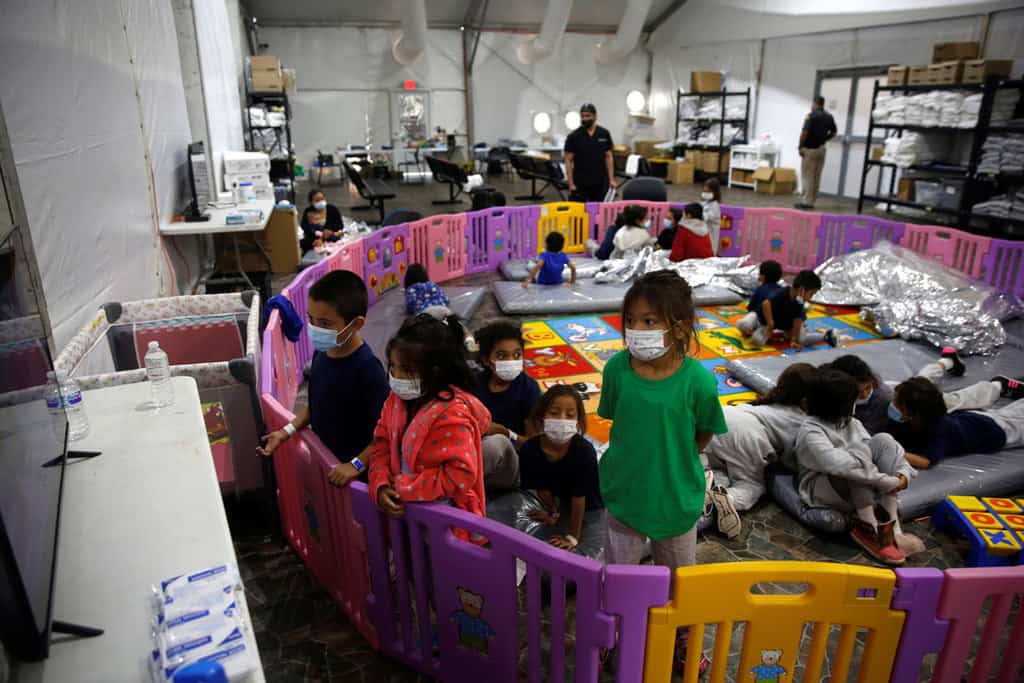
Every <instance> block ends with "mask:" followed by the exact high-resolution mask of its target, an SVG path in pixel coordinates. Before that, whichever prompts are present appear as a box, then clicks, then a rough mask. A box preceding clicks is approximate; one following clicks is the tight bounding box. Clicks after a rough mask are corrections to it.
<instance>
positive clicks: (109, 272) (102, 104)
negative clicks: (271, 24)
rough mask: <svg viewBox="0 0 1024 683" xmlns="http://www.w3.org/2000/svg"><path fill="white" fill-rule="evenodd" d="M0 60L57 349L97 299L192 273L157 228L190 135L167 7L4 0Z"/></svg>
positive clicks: (175, 194)
mask: <svg viewBox="0 0 1024 683" xmlns="http://www.w3.org/2000/svg"><path fill="white" fill-rule="evenodd" d="M0 63H3V64H5V65H7V68H5V69H4V73H3V77H2V78H0V98H2V99H3V104H4V109H5V116H6V119H7V128H8V132H9V134H10V138H11V147H12V150H13V154H14V159H15V163H16V165H17V171H18V177H19V181H20V184H21V190H22V195H23V199H24V202H25V206H26V212H27V214H28V221H29V226H30V228H31V232H32V240H33V243H34V245H35V249H36V256H37V260H38V263H39V268H40V271H41V273H42V278H43V293H44V295H45V297H46V302H47V307H48V309H49V316H50V321H51V324H52V326H53V332H54V341H55V344H56V346H57V348H60V347H62V346H63V345H64V344H65V343H66V342H67V340H68V339H69V338H70V337H71V336H72V335H73V334H74V333H75V332H77V331H78V329H79V328H80V327H81V326H82V325H83V324H85V322H86V321H87V320H88V319H89V317H90V316H92V315H94V314H95V311H96V307H97V306H98V305H99V304H100V303H103V302H105V301H111V300H130V299H142V298H147V297H154V296H162V295H167V294H171V293H174V291H175V290H176V289H177V288H178V287H181V286H185V285H186V282H185V280H186V279H187V278H188V277H189V276H190V275H191V276H193V277H194V275H195V273H196V270H197V265H198V264H197V260H196V257H195V254H194V252H193V251H192V250H191V249H189V247H188V245H182V246H181V250H180V253H181V254H182V255H183V256H184V259H182V258H180V257H179V256H178V252H176V251H175V249H174V246H173V245H168V249H170V251H171V253H172V254H173V255H170V254H168V253H167V252H166V251H165V249H164V243H163V241H162V239H161V237H160V235H159V226H160V225H164V224H167V223H169V222H170V221H171V219H172V217H173V213H174V211H175V209H177V208H180V207H181V205H182V203H183V202H182V196H181V193H182V191H183V189H184V183H185V177H186V176H185V175H184V174H185V157H186V145H187V144H188V141H189V138H190V132H189V122H188V115H187V113H186V111H185V104H184V91H183V88H182V79H181V70H180V65H179V58H178V52H177V44H176V41H175V31H174V20H173V17H172V14H171V6H170V3H169V2H166V1H160V0H147V1H142V0H131V1H130V0H121V1H120V2H109V1H101V0H93V1H90V2H57V3H52V2H51V3H41V2H35V1H34V0H8V1H7V2H5V3H4V19H3V21H2V22H0ZM172 262H174V263H175V266H174V269H173V270H172V267H171V265H170V263H172ZM174 271H176V272H177V275H178V282H174V281H172V280H173V278H172V272H174Z"/></svg>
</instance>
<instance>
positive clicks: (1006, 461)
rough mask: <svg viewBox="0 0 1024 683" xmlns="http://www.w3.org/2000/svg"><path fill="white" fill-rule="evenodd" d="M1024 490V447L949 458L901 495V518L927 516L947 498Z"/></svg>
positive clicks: (921, 473)
mask: <svg viewBox="0 0 1024 683" xmlns="http://www.w3.org/2000/svg"><path fill="white" fill-rule="evenodd" d="M1022 489H1024V448H1011V449H1009V450H1005V451H1000V452H999V453H989V454H987V455H965V456H963V457H960V458H946V459H945V460H943V461H942V462H940V463H939V464H938V465H936V466H935V467H932V468H929V469H927V470H921V471H920V472H919V473H918V475H917V477H915V478H914V480H913V481H912V482H911V483H910V486H909V487H908V488H907V490H906V491H902V492H901V493H900V518H902V519H913V518H915V517H920V516H921V515H926V514H928V513H930V512H931V511H932V508H933V507H935V506H936V505H938V504H939V503H940V502H941V501H942V499H943V498H945V497H946V496H1003V495H1007V494H1014V493H1018V492H1020V491H1021V490H1022Z"/></svg>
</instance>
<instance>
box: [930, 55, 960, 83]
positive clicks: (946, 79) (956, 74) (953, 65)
mask: <svg viewBox="0 0 1024 683" xmlns="http://www.w3.org/2000/svg"><path fill="white" fill-rule="evenodd" d="M963 72H964V63H963V62H959V61H952V62H939V63H938V64H932V65H931V66H929V67H928V83H930V84H931V85H951V84H953V83H959V82H960V77H961V76H962V75H963Z"/></svg>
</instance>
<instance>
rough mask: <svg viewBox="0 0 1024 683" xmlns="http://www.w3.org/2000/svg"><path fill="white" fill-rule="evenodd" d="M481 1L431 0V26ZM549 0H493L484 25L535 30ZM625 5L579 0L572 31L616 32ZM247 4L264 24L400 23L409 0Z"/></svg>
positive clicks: (662, 2)
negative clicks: (511, 0) (510, 0)
mask: <svg viewBox="0 0 1024 683" xmlns="http://www.w3.org/2000/svg"><path fill="white" fill-rule="evenodd" d="M481 4H483V3H482V1H481V0H429V2H427V24H428V25H429V26H430V27H431V28H457V27H458V26H460V25H461V24H463V23H464V22H465V21H466V18H467V16H474V15H475V14H476V10H477V9H478V8H479V7H480V5H481ZM547 4H548V3H547V0H516V2H509V0H490V2H488V3H487V13H486V16H485V19H484V24H483V27H484V28H486V29H491V30H496V29H523V30H528V31H536V30H537V29H538V28H539V27H540V22H541V19H543V17H544V9H545V8H546V7H547ZM626 4H627V0H577V2H576V3H574V5H573V8H572V14H571V15H570V16H569V30H570V31H581V30H587V31H603V32H606V33H614V32H615V30H616V29H617V28H618V26H619V22H620V21H621V19H622V14H623V12H625V11H626ZM682 4H683V2H680V1H678V0H654V4H653V5H652V7H651V11H650V13H649V14H648V16H647V24H646V26H645V30H652V29H653V28H654V22H655V21H657V19H658V18H659V17H661V16H662V15H663V14H665V12H666V11H668V10H671V9H675V8H676V7H677V6H681V5H682ZM245 5H246V7H247V8H248V10H249V14H251V15H252V16H254V17H256V19H257V20H258V21H259V23H260V24H262V25H265V26H284V25H297V24H311V23H329V24H347V25H353V26H388V25H396V24H398V22H399V19H400V17H401V16H402V12H403V11H404V8H405V2H404V0H376V1H375V2H352V1H341V0H334V1H330V0H288V2H282V1H281V0H247V2H245Z"/></svg>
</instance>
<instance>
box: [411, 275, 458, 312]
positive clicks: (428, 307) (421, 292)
mask: <svg viewBox="0 0 1024 683" xmlns="http://www.w3.org/2000/svg"><path fill="white" fill-rule="evenodd" d="M403 285H404V286H405V314H406V315H419V314H420V313H430V314H431V315H433V316H434V317H435V318H437V319H439V320H444V319H445V318H447V317H448V316H449V315H451V314H452V312H451V309H450V308H449V306H450V305H451V302H449V301H448V297H447V295H445V293H444V290H443V289H441V288H440V287H439V286H438V285H436V284H434V283H433V282H431V281H430V276H429V275H427V269H426V268H424V267H423V266H422V265H421V264H419V263H412V264H409V270H408V271H406V273H405V282H404V283H403Z"/></svg>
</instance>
